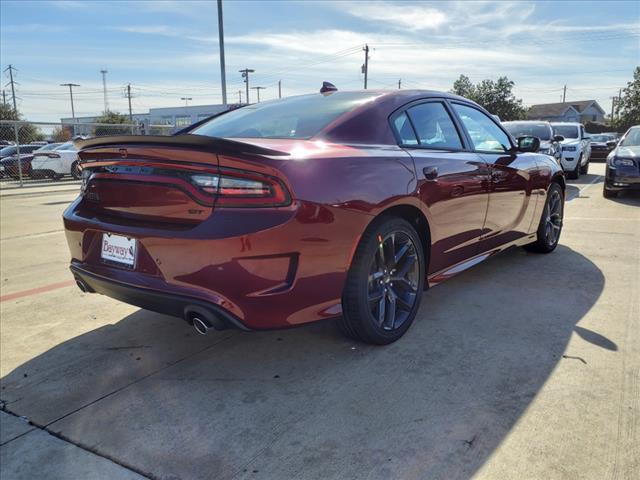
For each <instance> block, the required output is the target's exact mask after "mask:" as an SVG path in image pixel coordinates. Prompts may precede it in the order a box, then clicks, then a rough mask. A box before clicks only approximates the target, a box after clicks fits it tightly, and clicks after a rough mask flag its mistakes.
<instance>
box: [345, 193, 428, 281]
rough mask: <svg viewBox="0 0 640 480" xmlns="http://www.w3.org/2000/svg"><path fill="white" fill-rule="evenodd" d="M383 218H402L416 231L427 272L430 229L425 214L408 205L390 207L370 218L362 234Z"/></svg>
mask: <svg viewBox="0 0 640 480" xmlns="http://www.w3.org/2000/svg"><path fill="white" fill-rule="evenodd" d="M384 217H396V218H402V219H403V220H406V221H407V222H408V223H409V224H410V225H411V226H412V227H413V228H415V229H416V232H417V233H418V237H419V238H420V243H421V244H422V251H423V253H424V261H425V266H424V271H425V274H426V272H427V271H428V270H429V260H430V258H431V228H430V226H429V221H428V219H427V217H426V216H425V214H424V213H423V212H422V210H420V209H419V208H418V207H416V206H415V205H409V204H400V205H394V206H392V207H389V208H386V209H385V210H382V211H381V212H380V213H378V214H377V215H376V216H375V217H372V218H371V221H370V222H369V224H368V225H367V227H366V228H365V230H364V231H363V232H362V233H363V234H364V232H366V231H367V230H368V229H369V228H371V227H372V225H374V223H375V222H377V221H379V220H380V219H381V218H384ZM361 238H362V235H360V236H359V237H358V239H357V241H356V242H355V245H354V247H353V249H352V252H351V258H350V259H349V266H351V264H352V262H353V257H354V255H355V251H356V249H357V248H358V245H359V244H360V239H361Z"/></svg>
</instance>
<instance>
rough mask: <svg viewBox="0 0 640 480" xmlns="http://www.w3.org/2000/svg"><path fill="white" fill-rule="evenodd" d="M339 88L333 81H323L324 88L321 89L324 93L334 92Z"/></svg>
mask: <svg viewBox="0 0 640 480" xmlns="http://www.w3.org/2000/svg"><path fill="white" fill-rule="evenodd" d="M337 91H338V88H337V87H336V86H335V85H334V84H333V83H331V82H322V88H321V89H320V93H322V94H323V95H324V94H327V95H328V94H330V93H333V92H337Z"/></svg>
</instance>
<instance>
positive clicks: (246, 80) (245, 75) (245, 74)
mask: <svg viewBox="0 0 640 480" xmlns="http://www.w3.org/2000/svg"><path fill="white" fill-rule="evenodd" d="M238 71H239V72H240V73H241V74H242V78H244V83H245V84H246V92H247V105H249V74H250V73H253V72H255V70H252V69H250V68H245V69H244V70H238Z"/></svg>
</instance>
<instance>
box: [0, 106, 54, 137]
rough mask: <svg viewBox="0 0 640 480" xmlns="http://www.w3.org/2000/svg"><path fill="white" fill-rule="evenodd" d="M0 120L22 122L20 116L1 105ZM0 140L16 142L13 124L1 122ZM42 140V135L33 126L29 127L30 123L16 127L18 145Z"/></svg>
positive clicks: (11, 109)
mask: <svg viewBox="0 0 640 480" xmlns="http://www.w3.org/2000/svg"><path fill="white" fill-rule="evenodd" d="M0 120H12V121H22V115H20V113H18V112H16V111H15V110H14V109H13V108H12V107H10V106H9V105H5V104H2V105H0ZM0 139H2V140H8V141H10V142H15V141H16V134H15V129H14V124H13V123H8V122H7V123H4V122H3V123H2V124H0ZM43 139H44V135H43V133H42V132H41V131H40V130H38V128H37V127H35V126H34V125H31V124H30V123H21V124H19V125H18V142H19V143H20V144H23V143H31V142H35V141H38V140H43Z"/></svg>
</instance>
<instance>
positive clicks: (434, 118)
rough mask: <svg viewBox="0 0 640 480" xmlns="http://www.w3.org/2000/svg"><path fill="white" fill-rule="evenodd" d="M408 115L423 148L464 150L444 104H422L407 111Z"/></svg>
mask: <svg viewBox="0 0 640 480" xmlns="http://www.w3.org/2000/svg"><path fill="white" fill-rule="evenodd" d="M407 113H408V115H409V117H410V118H411V121H412V122H413V126H414V127H415V129H416V132H417V133H418V140H419V141H420V145H421V146H424V147H429V148H441V149H445V150H459V149H461V148H462V142H461V141H460V136H459V135H458V131H457V130H456V127H455V125H454V124H453V121H452V120H451V117H450V116H449V114H448V113H447V110H446V109H445V108H444V105H443V104H442V103H440V102H429V103H421V104H419V105H416V106H414V107H411V108H409V109H407Z"/></svg>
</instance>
